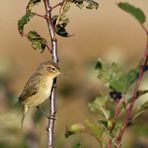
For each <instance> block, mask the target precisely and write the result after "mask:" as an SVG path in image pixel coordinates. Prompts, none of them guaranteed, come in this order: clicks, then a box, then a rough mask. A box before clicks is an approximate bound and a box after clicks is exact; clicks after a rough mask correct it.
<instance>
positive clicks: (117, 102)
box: [114, 98, 119, 120]
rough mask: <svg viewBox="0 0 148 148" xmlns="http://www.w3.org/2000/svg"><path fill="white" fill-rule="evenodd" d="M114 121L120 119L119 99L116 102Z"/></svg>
mask: <svg viewBox="0 0 148 148" xmlns="http://www.w3.org/2000/svg"><path fill="white" fill-rule="evenodd" d="M114 104H115V105H114V120H116V118H117V117H118V113H119V99H118V98H117V99H115V101H114Z"/></svg>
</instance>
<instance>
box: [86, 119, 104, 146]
mask: <svg viewBox="0 0 148 148" xmlns="http://www.w3.org/2000/svg"><path fill="white" fill-rule="evenodd" d="M85 126H86V129H87V131H86V132H87V133H88V134H90V135H92V136H94V137H95V138H96V139H97V140H98V142H99V143H100V145H101V147H103V145H104V141H103V138H102V135H103V133H104V130H103V128H102V127H101V126H100V125H99V124H98V123H95V122H91V121H89V120H85Z"/></svg>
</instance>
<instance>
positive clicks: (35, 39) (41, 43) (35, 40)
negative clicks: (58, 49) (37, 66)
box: [27, 31, 47, 53]
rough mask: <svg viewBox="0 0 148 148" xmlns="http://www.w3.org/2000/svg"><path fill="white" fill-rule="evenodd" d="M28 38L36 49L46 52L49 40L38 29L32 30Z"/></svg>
mask: <svg viewBox="0 0 148 148" xmlns="http://www.w3.org/2000/svg"><path fill="white" fill-rule="evenodd" d="M27 38H28V40H29V41H31V43H32V44H31V45H32V47H33V48H34V49H40V50H41V53H42V52H44V50H45V48H46V44H47V41H46V40H45V39H44V38H42V37H41V36H40V35H39V34H38V33H37V32H36V31H30V32H29V33H28V34H27Z"/></svg>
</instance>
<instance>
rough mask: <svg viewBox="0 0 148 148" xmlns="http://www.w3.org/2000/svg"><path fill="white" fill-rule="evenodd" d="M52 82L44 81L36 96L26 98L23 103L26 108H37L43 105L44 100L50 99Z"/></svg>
mask: <svg viewBox="0 0 148 148" xmlns="http://www.w3.org/2000/svg"><path fill="white" fill-rule="evenodd" d="M52 83H53V81H52V80H46V81H45V80H44V81H43V82H42V85H41V86H40V87H39V90H38V92H37V94H36V95H34V96H32V97H30V98H28V99H27V100H26V101H25V104H26V105H28V106H31V107H33V106H38V105H40V104H41V103H43V102H44V101H45V100H46V99H48V98H49V97H50V94H51V89H52Z"/></svg>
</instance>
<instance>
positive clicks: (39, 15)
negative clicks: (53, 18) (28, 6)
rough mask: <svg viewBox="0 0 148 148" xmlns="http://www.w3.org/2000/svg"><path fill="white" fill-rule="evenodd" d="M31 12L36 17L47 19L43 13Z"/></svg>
mask: <svg viewBox="0 0 148 148" xmlns="http://www.w3.org/2000/svg"><path fill="white" fill-rule="evenodd" d="M32 13H33V14H34V15H36V16H38V17H41V18H44V19H47V18H46V16H43V15H41V14H38V13H36V12H32Z"/></svg>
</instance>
